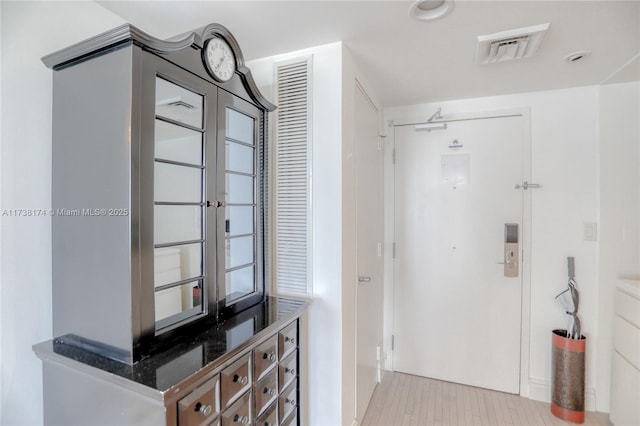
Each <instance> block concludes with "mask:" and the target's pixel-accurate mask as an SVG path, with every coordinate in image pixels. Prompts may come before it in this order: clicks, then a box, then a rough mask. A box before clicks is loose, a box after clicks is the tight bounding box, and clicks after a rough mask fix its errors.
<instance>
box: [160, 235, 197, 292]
mask: <svg viewBox="0 0 640 426" xmlns="http://www.w3.org/2000/svg"><path fill="white" fill-rule="evenodd" d="M153 260H154V274H155V279H154V284H155V287H160V286H163V285H167V284H172V283H175V282H178V281H182V280H186V279H189V278H196V277H200V276H202V244H186V245H181V246H176V247H163V248H157V249H155V250H154V257H153Z"/></svg>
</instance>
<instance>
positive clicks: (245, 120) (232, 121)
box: [227, 108, 255, 145]
mask: <svg viewBox="0 0 640 426" xmlns="http://www.w3.org/2000/svg"><path fill="white" fill-rule="evenodd" d="M254 129H255V127H254V119H253V117H249V116H248V115H245V114H242V113H240V112H238V111H236V110H233V109H231V108H227V137H229V138H233V139H235V140H238V141H240V142H244V143H248V144H251V145H253V137H254V134H255V130H254Z"/></svg>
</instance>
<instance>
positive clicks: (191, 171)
mask: <svg viewBox="0 0 640 426" xmlns="http://www.w3.org/2000/svg"><path fill="white" fill-rule="evenodd" d="M154 190H155V194H154V198H155V200H156V201H172V202H176V201H179V202H190V203H199V202H200V200H202V169H196V168H194V167H185V166H176V165H173V164H166V163H160V162H156V163H155V181H154Z"/></svg>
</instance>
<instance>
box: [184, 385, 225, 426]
mask: <svg viewBox="0 0 640 426" xmlns="http://www.w3.org/2000/svg"><path fill="white" fill-rule="evenodd" d="M218 394H219V380H218V376H217V375H216V376H215V377H214V378H213V379H210V380H208V381H207V382H206V383H205V384H203V385H202V386H200V387H198V388H196V389H194V390H193V391H192V392H191V393H190V394H189V395H187V396H185V397H184V398H182V399H181V400H180V401H178V423H179V424H180V426H193V425H209V424H210V423H211V421H212V420H213V419H214V418H215V417H216V416H217V415H218V414H219V413H220V404H219V402H218V401H219V398H218Z"/></svg>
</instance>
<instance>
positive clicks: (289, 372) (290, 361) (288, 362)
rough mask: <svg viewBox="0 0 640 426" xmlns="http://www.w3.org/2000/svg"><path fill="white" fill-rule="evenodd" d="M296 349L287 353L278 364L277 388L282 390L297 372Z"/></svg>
mask: <svg viewBox="0 0 640 426" xmlns="http://www.w3.org/2000/svg"><path fill="white" fill-rule="evenodd" d="M297 369H298V351H294V352H293V353H291V354H289V356H287V357H286V358H285V359H283V360H282V361H280V365H278V380H279V382H278V386H279V387H278V389H279V390H280V391H282V389H284V388H285V387H287V385H288V384H289V383H291V382H292V381H293V380H294V379H295V378H296V377H297V374H298V370H297Z"/></svg>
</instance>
